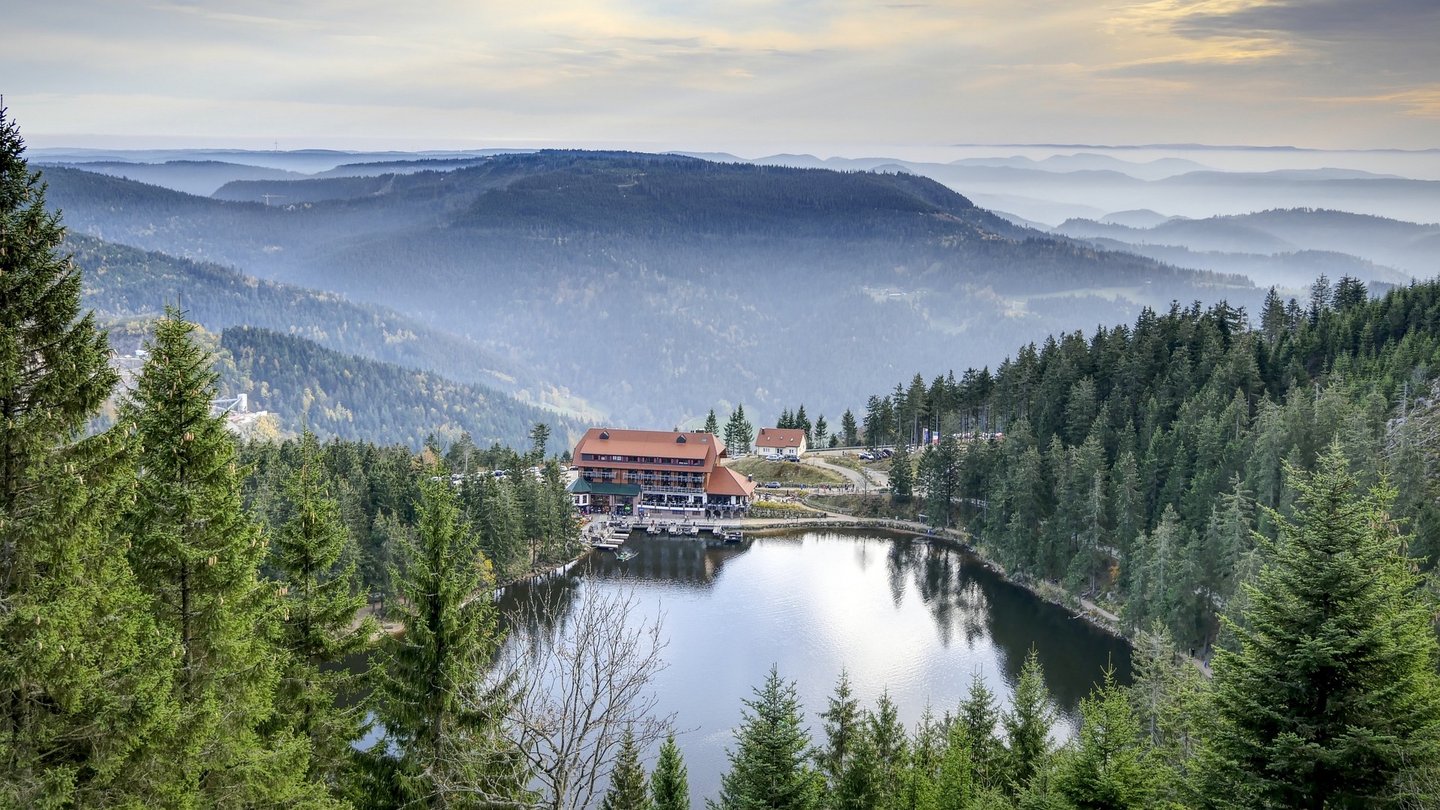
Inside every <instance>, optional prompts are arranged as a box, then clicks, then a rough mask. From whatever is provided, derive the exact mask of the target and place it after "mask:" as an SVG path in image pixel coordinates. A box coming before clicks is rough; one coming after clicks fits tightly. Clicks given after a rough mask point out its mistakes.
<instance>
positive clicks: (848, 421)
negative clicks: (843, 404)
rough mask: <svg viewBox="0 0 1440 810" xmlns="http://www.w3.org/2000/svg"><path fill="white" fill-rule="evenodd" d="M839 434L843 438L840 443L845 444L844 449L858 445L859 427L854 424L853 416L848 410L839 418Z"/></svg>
mask: <svg viewBox="0 0 1440 810" xmlns="http://www.w3.org/2000/svg"><path fill="white" fill-rule="evenodd" d="M840 433H841V435H842V436H843V437H844V438H842V439H841V441H843V442H845V446H846V447H854V446H855V445H857V444H859V443H860V426H859V425H858V424H856V422H855V414H853V413H851V412H850V409H849V408H846V409H845V413H844V414H841V416H840Z"/></svg>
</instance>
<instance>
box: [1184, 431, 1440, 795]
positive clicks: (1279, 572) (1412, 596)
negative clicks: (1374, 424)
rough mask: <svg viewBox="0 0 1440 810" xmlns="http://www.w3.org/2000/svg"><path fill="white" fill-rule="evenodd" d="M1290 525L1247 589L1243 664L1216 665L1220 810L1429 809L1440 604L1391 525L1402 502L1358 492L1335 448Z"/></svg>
mask: <svg viewBox="0 0 1440 810" xmlns="http://www.w3.org/2000/svg"><path fill="white" fill-rule="evenodd" d="M1288 473H1289V476H1290V480H1291V486H1292V487H1293V488H1294V489H1295V491H1296V492H1297V494H1298V497H1297V499H1296V511H1295V514H1294V516H1293V517H1291V518H1286V517H1284V516H1282V515H1279V514H1271V515H1270V518H1271V520H1272V521H1273V522H1274V523H1275V525H1276V526H1277V527H1278V529H1279V538H1278V540H1277V541H1276V542H1275V543H1274V544H1273V545H1272V546H1270V547H1269V548H1268V549H1267V552H1268V553H1267V557H1266V560H1265V562H1264V564H1263V567H1262V568H1261V570H1260V573H1259V577H1258V581H1257V582H1256V583H1255V584H1254V585H1248V584H1247V585H1246V586H1245V587H1246V591H1247V592H1248V597H1249V602H1248V609H1247V611H1246V614H1245V620H1246V622H1245V626H1243V627H1237V628H1235V634H1236V637H1237V639H1238V642H1239V646H1240V649H1239V651H1238V652H1230V651H1228V650H1224V649H1222V650H1221V651H1220V652H1219V653H1218V655H1217V658H1216V661H1215V682H1214V715H1215V717H1214V723H1213V724H1212V730H1211V732H1210V734H1209V740H1208V742H1207V744H1206V746H1205V747H1204V748H1203V749H1202V752H1201V756H1202V768H1203V772H1204V774H1205V776H1206V777H1207V781H1206V786H1207V791H1206V793H1207V795H1208V796H1209V799H1210V801H1211V802H1213V803H1214V804H1216V805H1220V806H1247V807H1279V806H1284V807H1360V806H1376V805H1384V804H1398V803H1399V800H1400V798H1401V797H1402V796H1403V797H1405V798H1406V799H1407V800H1409V801H1413V802H1414V803H1415V804H1416V806H1426V805H1433V803H1434V802H1436V801H1437V800H1440V797H1437V796H1436V795H1434V793H1433V791H1434V788H1433V784H1434V782H1433V780H1431V779H1427V778H1423V777H1429V776H1433V774H1434V772H1435V769H1436V767H1437V762H1440V677H1437V675H1436V665H1437V662H1440V651H1437V644H1436V639H1435V634H1434V632H1433V627H1432V623H1431V621H1432V617H1433V616H1434V614H1435V602H1434V598H1433V596H1431V595H1430V594H1429V592H1428V591H1426V590H1424V589H1423V588H1422V581H1421V577H1420V576H1419V574H1417V573H1416V571H1415V568H1414V566H1413V564H1412V563H1411V561H1410V560H1408V559H1407V558H1406V557H1405V556H1404V549H1405V539H1404V538H1402V537H1400V536H1399V534H1398V532H1397V530H1396V527H1395V524H1394V523H1393V522H1392V521H1391V520H1390V518H1389V516H1388V508H1389V506H1390V503H1391V501H1392V499H1393V497H1394V493H1393V491H1391V490H1389V489H1387V488H1386V487H1384V486H1383V485H1382V486H1380V487H1377V488H1376V489H1373V490H1371V491H1370V492H1368V493H1363V494H1362V493H1360V492H1358V491H1357V489H1358V488H1357V485H1356V482H1355V479H1354V476H1353V475H1352V474H1351V473H1350V472H1349V470H1348V469H1347V465H1346V460H1345V457H1344V453H1343V451H1342V449H1341V448H1340V446H1339V444H1338V443H1333V444H1331V446H1330V448H1329V450H1328V451H1326V452H1325V454H1324V455H1323V456H1322V457H1321V458H1320V459H1319V461H1318V463H1317V467H1316V470H1315V472H1314V473H1313V474H1312V475H1305V474H1301V473H1298V472H1296V471H1295V470H1294V469H1290V470H1289V471H1288Z"/></svg>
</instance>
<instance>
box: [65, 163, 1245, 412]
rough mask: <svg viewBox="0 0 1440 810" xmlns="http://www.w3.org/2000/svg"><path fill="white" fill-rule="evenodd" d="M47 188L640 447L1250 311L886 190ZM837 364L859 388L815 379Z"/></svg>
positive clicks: (1060, 241) (746, 186) (670, 185)
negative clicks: (704, 426) (1111, 329)
mask: <svg viewBox="0 0 1440 810" xmlns="http://www.w3.org/2000/svg"><path fill="white" fill-rule="evenodd" d="M46 180H47V182H49V184H50V198H49V199H50V200H51V202H52V203H53V204H54V206H55V207H56V208H58V209H60V210H63V211H64V212H65V216H66V222H67V225H68V226H69V227H70V228H72V229H73V230H74V231H76V232H77V233H82V234H87V235H92V236H97V237H100V238H103V239H104V240H105V241H107V242H109V243H114V244H123V245H130V246H134V247H138V248H143V249H146V250H152V251H162V252H164V253H166V254H169V255H172V256H181V257H185V258H187V259H191V260H195V261H206V262H216V263H220V264H223V265H226V266H229V267H233V268H236V269H238V270H239V271H241V272H243V273H245V274H247V275H250V276H254V277H257V278H260V279H264V280H269V281H280V282H284V283H287V284H297V285H302V286H305V287H309V288H316V289H323V290H327V291H332V292H334V293H337V294H340V295H343V296H345V297H346V298H348V299H349V300H351V301H354V302H357V303H363V304H367V305H379V306H384V307H386V308H389V309H391V310H394V311H396V312H398V313H400V314H402V315H404V316H405V317H407V318H409V319H410V320H412V321H415V322H418V323H421V324H423V325H425V326H427V327H429V328H430V329H432V330H436V331H442V332H448V333H451V334H454V335H458V336H462V337H465V338H468V339H469V340H470V341H472V342H474V343H477V344H479V345H482V346H484V347H486V349H487V350H488V351H490V352H491V353H493V355H495V356H498V357H500V358H503V359H505V360H506V361H509V367H512V368H514V367H518V368H520V369H524V370H525V371H526V373H528V374H529V375H531V376H533V377H537V378H539V379H540V380H541V382H542V383H548V386H549V387H551V388H564V389H569V390H570V391H574V392H583V396H584V398H585V399H586V401H587V402H589V403H590V404H592V405H593V406H594V407H595V409H596V410H599V411H601V412H603V413H604V414H606V415H607V416H608V417H610V418H613V419H615V421H617V422H619V421H623V422H625V423H626V424H632V425H636V426H640V425H653V424H673V423H675V422H676V421H682V422H683V421H687V420H690V421H698V419H699V418H701V417H703V415H704V414H705V412H706V411H707V410H708V409H709V408H711V407H733V406H734V405H735V404H736V403H738V402H746V403H753V405H754V406H755V407H760V408H763V409H764V410H767V411H768V410H770V409H772V408H778V407H779V404H780V402H781V399H780V398H781V397H782V396H783V397H786V398H793V399H803V400H804V401H806V402H810V403H812V405H814V406H816V407H819V408H822V409H824V410H830V411H838V410H841V408H842V406H843V404H844V403H846V402H853V401H854V400H855V399H856V398H859V397H863V396H864V395H865V394H866V393H867V392H868V385H869V384H868V383H866V382H865V381H866V380H874V379H888V378H890V377H893V376H895V375H897V374H900V373H902V372H904V371H905V370H907V367H908V366H909V365H911V364H917V365H922V366H926V367H930V366H934V367H943V365H942V364H943V363H945V362H947V359H948V358H951V357H953V356H954V355H955V353H956V352H958V351H967V352H970V353H971V354H972V356H975V357H977V358H984V359H987V360H990V361H992V362H998V361H999V360H1000V358H1002V357H1003V356H1004V353H1005V352H1008V351H1010V350H1011V349H1012V348H1013V347H1014V346H1016V345H1017V344H1019V343H1020V342H1021V341H1023V340H1025V339H1027V338H1029V337H1031V336H1033V335H1036V334H1045V333H1049V332H1058V331H1061V330H1066V329H1073V328H1076V327H1081V326H1088V325H1091V324H1095V323H1112V322H1115V321H1117V320H1119V319H1121V318H1124V317H1130V314H1131V313H1133V303H1132V302H1136V301H1139V302H1144V303H1149V304H1152V305H1155V306H1162V305H1163V304H1165V303H1166V302H1168V301H1169V300H1170V299H1171V298H1172V297H1179V298H1181V299H1182V300H1188V299H1190V298H1192V297H1200V298H1204V299H1206V300H1213V299H1214V298H1217V297H1219V296H1221V295H1228V296H1229V297H1231V299H1232V300H1237V301H1238V300H1240V299H1242V298H1246V297H1247V296H1250V297H1253V298H1254V299H1255V301H1256V302H1258V299H1259V297H1260V295H1261V292H1260V291H1258V290H1256V289H1255V288H1254V287H1253V285H1251V284H1250V283H1249V281H1248V280H1245V279H1243V278H1239V277H1233V276H1225V275H1219V274H1213V273H1203V272H1197V271H1193V270H1185V269H1180V268H1176V267H1171V266H1168V265H1164V264H1160V263H1158V262H1156V261H1154V260H1151V259H1146V258H1142V257H1138V256H1134V255H1132V254H1127V253H1118V252H1111V251H1105V250H1097V249H1096V248H1094V247H1093V246H1090V245H1088V244H1082V243H1079V242H1075V241H1072V240H1069V239H1066V238H1063V237H1053V236H1049V235H1046V234H1042V233H1040V232H1038V231H1033V230H1028V229H1024V228H1019V227H1017V226H1015V225H1012V224H1011V223H1009V222H1007V221H1006V220H1004V219H1001V218H999V217H997V216H995V215H993V214H991V213H989V212H988V211H984V210H982V209H979V208H977V207H976V206H974V205H973V204H972V203H971V202H970V201H969V200H968V199H966V198H965V197H964V196H962V195H960V194H957V193H955V192H953V191H950V190H949V189H946V188H945V187H943V186H941V185H939V184H938V183H935V182H934V181H931V180H928V179H925V178H922V177H917V176H913V175H908V174H903V173H900V174H883V173H872V172H836V171H830V170H817V169H788V168H779V167H765V166H752V165H745V164H721V163H712V162H709V161H704V160H699V159H695V158H687V157H681V156H674V155H669V156H667V155H642V154H633V153H605V152H563V151H555V152H539V153H535V154H527V155H501V156H495V157H492V158H488V159H486V160H485V161H483V162H481V163H480V164H478V165H475V166H471V167H464V168H457V169H453V170H451V171H420V172H416V173H413V174H407V175H394V176H390V177H379V178H360V179H351V178H318V179H313V180H303V181H293V182H288V183H279V184H275V183H272V182H268V181H267V182H265V183H262V184H260V185H259V186H258V187H257V188H263V189H264V193H266V194H275V195H283V199H284V201H285V203H284V204H275V205H269V206H267V205H264V204H262V203H259V202H234V201H229V200H224V199H211V198H205V197H197V196H193V195H186V194H181V193H179V192H175V191H172V190H169V189H163V188H159V187H155V186H147V185H144V184H141V183H136V182H133V181H127V180H123V179H120V178H115V177H108V176H104V175H99V174H94V173H87V172H83V171H79V170H76V169H68V168H56V169H53V170H47V172H46ZM245 188H249V186H247V185H245V184H237V185H235V186H233V187H231V190H232V191H236V193H237V194H238V190H243V189H245ZM312 192H313V193H312ZM225 193H229V192H226V191H225V190H224V189H222V196H223V195H224V194H225ZM247 193H248V192H247ZM332 195H339V196H332ZM312 196H321V197H327V198H326V199H315V200H313V201H312ZM276 199H277V200H279V199H282V197H277V198H276ZM1021 269H1023V270H1024V272H1017V271H1019V270H1021ZM227 325H230V324H227ZM249 325H253V326H267V324H262V323H251V324H249ZM269 327H270V328H276V325H269ZM596 336H603V339H594V338H595V337H596ZM331 348H339V349H341V350H344V351H361V350H362V348H361V347H359V346H355V347H353V348H352V347H340V346H333V345H332V346H331ZM366 351H369V350H366ZM622 355H623V357H624V358H625V359H623V360H621V359H620V358H621V356H622ZM371 356H372V357H376V359H383V360H395V359H396V358H393V357H390V356H377V355H374V354H372V355H371ZM842 357H843V358H845V359H846V360H847V362H848V363H849V364H850V365H851V366H852V368H853V371H854V373H853V374H845V375H836V374H833V373H830V371H829V369H828V366H827V363H826V362H818V361H819V360H822V359H829V358H842ZM802 358H809V359H808V360H804V359H802ZM427 369H429V370H437V371H438V372H439V373H442V374H444V375H445V376H449V377H452V378H456V379H460V378H461V377H462V375H461V374H460V372H458V371H456V372H451V371H449V370H448V369H447V368H445V367H443V366H440V367H437V368H430V367H427ZM622 371H623V373H622ZM781 378H783V379H785V380H786V388H787V389H789V390H786V391H780V390H778V389H777V388H776V387H775V385H774V384H773V381H774V380H776V379H781ZM677 383H678V384H677ZM526 387H530V386H528V385H527V386H526ZM534 399H537V400H538V399H540V398H539V397H538V396H537V397H534Z"/></svg>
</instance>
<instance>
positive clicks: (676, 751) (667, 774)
mask: <svg viewBox="0 0 1440 810" xmlns="http://www.w3.org/2000/svg"><path fill="white" fill-rule="evenodd" d="M650 803H651V806H652V807H654V808H655V810H690V780H689V777H688V775H687V773H686V770H685V760H684V758H683V757H682V756H681V754H680V746H678V745H676V744H675V735H674V733H671V734H670V735H668V736H667V737H666V738H665V742H664V743H663V744H661V746H660V757H659V759H657V760H655V770H654V772H653V773H651V774H650Z"/></svg>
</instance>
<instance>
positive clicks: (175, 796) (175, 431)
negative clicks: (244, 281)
mask: <svg viewBox="0 0 1440 810" xmlns="http://www.w3.org/2000/svg"><path fill="white" fill-rule="evenodd" d="M195 329H196V327H195V325H194V324H192V323H189V322H188V321H186V320H185V319H184V318H182V317H181V316H180V315H179V314H178V313H177V312H175V311H174V310H167V312H166V315H165V317H164V318H162V319H161V320H160V321H158V322H157V323H156V325H155V335H154V339H153V340H151V341H150V342H149V344H148V346H149V356H148V358H147V359H146V361H145V365H144V367H143V369H142V370H141V372H140V375H139V377H138V378H137V379H136V383H135V390H134V391H133V393H132V395H131V399H130V401H129V402H127V403H126V405H125V407H124V409H123V417H124V419H125V421H126V422H127V423H128V424H130V425H132V426H133V430H134V432H135V444H136V453H137V461H138V464H137V470H136V475H135V501H134V504H133V505H132V506H131V507H130V508H129V510H128V511H127V514H126V515H125V524H126V526H127V528H128V529H129V531H130V534H131V542H132V546H131V548H130V562H131V567H132V568H133V569H134V571H135V575H136V578H137V580H138V582H139V584H140V587H141V588H142V590H143V591H144V592H145V593H146V595H147V596H148V597H149V599H150V605H151V611H152V612H153V614H154V616H155V618H156V621H157V624H158V625H159V626H160V628H161V630H162V632H164V633H165V634H166V635H167V637H168V638H169V639H170V640H171V642H172V643H173V644H174V645H175V657H174V667H175V669H174V688H173V700H174V701H175V704H176V707H177V708H176V711H177V719H178V723H179V727H178V729H177V732H176V733H175V734H174V735H173V736H170V737H168V738H166V739H164V740H152V743H153V744H154V746H155V753H156V755H157V756H158V757H161V758H162V759H163V768H165V769H166V770H167V771H168V773H169V774H170V775H171V778H170V779H169V780H168V781H167V782H166V783H165V784H164V785H163V786H162V785H157V786H156V788H155V791H156V793H155V795H154V796H153V797H152V799H153V801H154V802H155V803H156V804H172V803H173V804H189V803H194V802H198V803H202V804H205V803H212V802H217V801H221V800H222V797H223V798H224V800H226V801H232V800H242V801H245V802H251V803H286V802H299V801H302V800H305V799H313V798H315V797H316V796H317V795H319V794H321V793H322V791H319V789H318V787H317V786H315V785H314V784H312V783H307V782H306V780H305V778H304V777H305V775H306V773H307V772H308V769H307V767H306V764H307V762H306V760H307V758H308V748H309V745H308V740H305V739H304V738H296V737H293V736H291V735H288V734H285V733H278V734H275V735H274V736H273V737H270V738H267V737H266V736H265V735H264V734H262V728H263V727H264V726H265V725H266V724H267V722H268V721H269V720H270V719H271V717H272V714H273V712H274V710H275V696H276V687H277V681H278V677H279V674H280V669H281V664H282V660H281V659H282V655H281V653H280V651H279V650H277V649H276V647H275V646H274V645H273V644H272V643H271V642H270V639H271V638H272V637H273V634H272V628H273V621H274V619H275V618H276V616H275V595H276V590H275V586H274V584H273V583H265V582H262V581H261V579H260V577H259V573H258V572H259V566H260V561H261V559H262V557H263V555H264V553H265V544H264V542H263V539H262V537H261V536H260V531H259V527H258V526H257V525H256V524H254V523H253V522H252V521H251V520H250V518H249V517H248V516H247V515H246V514H245V511H244V509H243V508H242V505H241V496H240V474H239V469H238V467H237V464H236V459H235V455H236V450H235V441H234V439H233V438H232V437H231V436H230V434H229V433H228V432H227V430H226V428H225V420H224V417H222V416H212V415H211V413H210V401H211V399H212V398H213V397H214V396H215V381H216V374H215V372H214V370H213V369H212V368H211V362H212V361H211V357H210V356H209V355H208V354H207V353H206V352H205V351H204V350H203V349H202V348H201V347H200V346H199V345H198V344H197V343H196V339H195V336H194V333H195Z"/></svg>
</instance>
